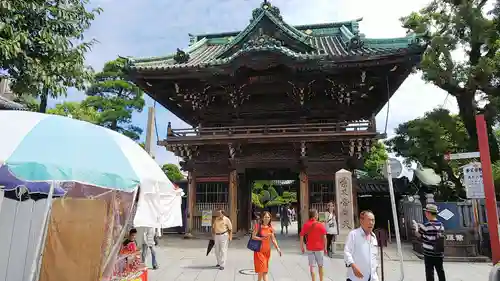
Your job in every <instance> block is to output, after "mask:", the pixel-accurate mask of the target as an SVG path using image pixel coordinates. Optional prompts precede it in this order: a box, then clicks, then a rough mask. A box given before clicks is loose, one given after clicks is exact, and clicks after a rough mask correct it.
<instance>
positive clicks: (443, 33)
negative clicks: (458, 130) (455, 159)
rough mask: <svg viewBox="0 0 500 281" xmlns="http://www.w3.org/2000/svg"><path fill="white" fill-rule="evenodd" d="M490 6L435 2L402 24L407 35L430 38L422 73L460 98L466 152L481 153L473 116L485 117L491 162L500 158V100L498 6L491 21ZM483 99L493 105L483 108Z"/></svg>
mask: <svg viewBox="0 0 500 281" xmlns="http://www.w3.org/2000/svg"><path fill="white" fill-rule="evenodd" d="M488 2H489V1H488V0H473V1H457V0H433V1H432V2H431V3H430V4H429V5H427V6H426V7H425V8H423V9H422V10H420V11H418V12H413V13H412V14H410V15H409V16H407V17H404V18H402V19H401V20H402V22H403V26H404V27H405V28H407V29H408V31H412V32H416V33H420V34H426V36H425V37H424V39H425V40H426V43H427V44H428V46H429V47H428V49H427V51H426V52H425V54H424V56H423V59H422V62H421V64H420V69H421V70H422V72H423V77H424V79H425V80H426V81H428V82H431V83H433V84H434V85H436V86H438V87H439V88H441V89H443V90H445V91H446V92H448V93H449V94H450V95H452V96H453V97H455V98H456V100H457V103H458V107H459V116H460V118H461V119H462V121H463V125H464V126H465V129H466V131H467V133H468V136H469V138H468V143H467V144H468V145H467V150H468V151H477V147H478V145H477V133H476V125H475V116H476V114H477V113H478V112H480V111H483V112H484V113H485V115H486V118H487V122H488V125H489V126H488V128H489V134H490V138H491V141H490V150H491V158H492V161H496V160H498V159H499V157H500V155H499V150H498V145H497V141H496V139H494V138H493V131H492V126H493V125H494V118H495V116H497V112H496V107H495V106H494V104H495V103H496V101H497V100H498V97H500V87H499V86H500V80H499V77H500V75H499V74H500V72H499V70H500V53H499V48H500V40H499V38H500V37H499V34H500V2H498V1H496V6H495V9H494V10H493V11H491V13H489V15H487V11H485V9H486V7H488V5H487V4H488ZM462 51H463V52H465V58H464V56H462V55H460V52H462ZM454 55H455V58H454ZM481 95H483V96H484V97H485V99H486V100H488V101H490V102H492V103H491V104H490V105H487V106H485V107H484V108H480V106H479V105H478V103H477V102H476V99H477V98H479V97H480V96H481Z"/></svg>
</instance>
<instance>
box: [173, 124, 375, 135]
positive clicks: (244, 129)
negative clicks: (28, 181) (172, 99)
mask: <svg viewBox="0 0 500 281" xmlns="http://www.w3.org/2000/svg"><path fill="white" fill-rule="evenodd" d="M342 132H373V133H375V132H376V128H375V124H373V123H372V122H371V121H364V120H363V121H352V122H339V123H317V124H284V125H256V126H232V127H202V128H190V129H171V130H169V132H168V135H167V138H169V137H170V138H175V137H199V136H231V135H252V134H264V135H272V134H279V135H286V134H303V133H342Z"/></svg>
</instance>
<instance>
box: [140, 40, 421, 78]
mask: <svg viewBox="0 0 500 281" xmlns="http://www.w3.org/2000/svg"><path fill="white" fill-rule="evenodd" d="M424 51H425V46H423V47H411V48H400V49H373V51H371V52H369V53H366V54H363V53H361V54H356V55H352V54H349V55H342V56H341V55H339V56H331V55H329V54H322V55H313V54H299V53H296V52H293V51H291V50H289V49H287V48H285V47H277V46H263V47H252V48H247V49H244V50H239V51H238V52H236V53H235V54H233V55H232V56H231V57H228V58H224V59H218V60H212V61H209V62H206V63H200V64H197V65H186V64H171V65H168V66H165V65H163V66H146V67H134V66H132V67H131V68H132V69H133V70H135V71H137V72H142V71H145V72H151V71H175V70H195V69H204V68H209V67H220V66H223V65H228V64H230V63H231V62H232V61H234V60H235V59H237V58H238V57H241V56H243V55H245V54H250V53H256V52H273V53H278V54H281V55H284V56H287V57H289V58H291V59H293V60H294V61H318V62H332V63H342V62H346V63H349V62H354V61H373V60H383V59H387V58H389V57H391V56H401V55H411V54H422V53H423V52H424Z"/></svg>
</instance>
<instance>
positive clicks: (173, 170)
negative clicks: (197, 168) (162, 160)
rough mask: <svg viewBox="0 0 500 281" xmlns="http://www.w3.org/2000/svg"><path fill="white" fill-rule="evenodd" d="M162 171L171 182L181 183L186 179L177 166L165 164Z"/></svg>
mask: <svg viewBox="0 0 500 281" xmlns="http://www.w3.org/2000/svg"><path fill="white" fill-rule="evenodd" d="M161 169H162V170H163V172H164V173H165V175H167V178H168V179H169V180H171V181H180V180H183V179H184V175H183V174H182V173H181V170H180V169H179V167H178V166H177V165H175V164H164V165H163V166H161Z"/></svg>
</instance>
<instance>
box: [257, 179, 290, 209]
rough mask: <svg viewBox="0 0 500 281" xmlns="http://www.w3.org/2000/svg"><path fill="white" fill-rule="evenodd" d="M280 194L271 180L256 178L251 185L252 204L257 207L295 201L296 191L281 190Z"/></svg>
mask: <svg viewBox="0 0 500 281" xmlns="http://www.w3.org/2000/svg"><path fill="white" fill-rule="evenodd" d="M281 193H282V194H280V193H279V192H278V191H277V190H276V187H274V186H273V183H272V181H267V180H258V181H255V182H254V183H253V186H252V204H254V205H255V206H256V207H258V208H266V207H273V206H281V205H285V204H290V203H296V202H297V193H296V192H290V191H283V192H281Z"/></svg>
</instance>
